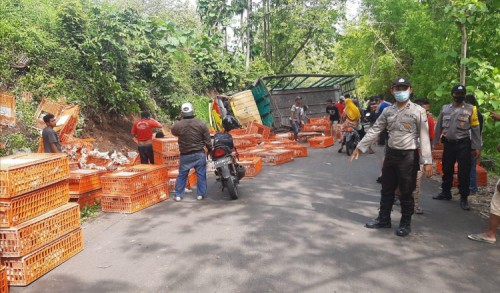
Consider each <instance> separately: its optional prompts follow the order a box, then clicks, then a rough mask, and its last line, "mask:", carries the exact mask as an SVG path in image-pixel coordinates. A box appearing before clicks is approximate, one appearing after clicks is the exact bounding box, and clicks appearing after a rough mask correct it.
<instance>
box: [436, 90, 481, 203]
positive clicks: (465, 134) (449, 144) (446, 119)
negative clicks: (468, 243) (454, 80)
mask: <svg viewBox="0 0 500 293" xmlns="http://www.w3.org/2000/svg"><path fill="white" fill-rule="evenodd" d="M466 93H467V92H466V89H465V86H463V85H460V84H459V85H456V86H454V87H453V88H452V89H451V96H452V98H453V102H452V103H451V104H447V105H444V106H443V108H442V109H441V113H440V114H439V117H438V120H437V123H436V131H435V134H434V144H435V143H437V142H438V140H439V139H440V138H441V142H442V143H443V145H444V150H443V182H442V183H441V189H442V191H441V193H439V194H438V195H436V196H434V197H432V198H433V199H437V200H450V199H451V187H452V185H453V173H454V169H455V162H458V189H459V191H460V207H462V209H463V210H469V209H470V207H469V203H468V201H467V197H468V196H469V192H470V190H469V183H470V167H471V166H470V165H471V156H474V157H475V158H479V155H480V153H481V132H480V130H479V119H478V117H477V110H476V108H474V107H473V106H472V105H469V104H465V103H464V99H465V94H466ZM441 134H442V136H441Z"/></svg>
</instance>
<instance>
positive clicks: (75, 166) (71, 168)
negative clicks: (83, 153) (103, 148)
mask: <svg viewBox="0 0 500 293" xmlns="http://www.w3.org/2000/svg"><path fill="white" fill-rule="evenodd" d="M78 169H80V163H78V162H69V171H70V172H71V171H74V170H78Z"/></svg>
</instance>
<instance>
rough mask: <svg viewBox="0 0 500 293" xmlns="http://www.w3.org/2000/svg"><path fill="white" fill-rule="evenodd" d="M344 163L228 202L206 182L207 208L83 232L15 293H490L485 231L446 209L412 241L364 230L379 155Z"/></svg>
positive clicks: (194, 205)
mask: <svg viewBox="0 0 500 293" xmlns="http://www.w3.org/2000/svg"><path fill="white" fill-rule="evenodd" d="M376 152H377V154H375V155H362V156H361V157H360V159H359V160H357V161H355V162H353V163H350V162H349V161H348V157H347V155H346V154H345V153H344V154H338V153H337V146H335V147H333V148H329V149H310V150H309V157H308V158H299V159H296V160H295V161H294V162H291V163H287V164H285V165H282V166H279V167H274V166H265V167H264V169H263V171H262V172H261V173H260V174H259V176H258V177H257V178H255V179H253V180H245V181H243V182H242V184H241V185H240V189H239V190H240V199H239V200H237V201H229V200H228V196H227V195H226V192H224V193H221V192H220V190H219V189H218V188H219V186H218V185H217V184H216V183H215V181H214V178H213V177H212V178H211V179H210V180H209V194H210V197H211V198H210V199H207V200H205V201H202V202H198V201H196V200H195V199H194V198H195V196H196V193H195V192H194V193H191V194H187V196H186V198H185V200H184V201H183V202H181V203H177V202H174V201H173V200H172V199H169V200H168V201H165V202H163V203H160V204H157V205H155V206H153V207H150V208H148V209H146V210H143V211H141V212H138V213H135V214H132V215H122V214H102V215H101V216H99V217H98V218H96V219H95V220H93V221H90V222H87V223H85V224H84V225H83V228H84V237H85V249H84V251H82V252H81V253H79V254H78V255H76V256H75V257H73V258H72V259H70V260H68V261H67V262H65V263H64V264H62V265H60V266H59V267H57V268H56V269H54V270H52V271H51V272H49V273H48V274H46V275H45V276H43V277H42V278H40V279H39V280H37V281H36V282H34V283H32V284H31V285H29V286H28V287H25V288H21V287H18V288H11V292H14V293H16V292H37V293H40V292H395V291H404V292H498V288H499V286H500V278H498V276H497V275H498V273H497V272H498V269H499V268H500V250H499V248H498V244H497V245H489V244H482V243H476V242H473V241H470V240H468V239H467V238H466V235H467V234H468V233H473V232H480V231H482V230H483V229H484V228H485V227H486V222H485V221H484V220H483V219H481V218H480V216H479V215H478V214H476V213H474V212H465V211H462V210H461V209H460V207H459V204H458V201H457V200H456V198H454V199H453V200H452V201H450V202H441V201H433V200H432V199H431V196H432V195H433V194H435V193H437V192H439V188H438V187H439V184H438V182H435V181H431V180H424V181H423V184H422V188H423V190H422V204H421V205H422V207H423V209H424V212H425V213H424V215H415V216H414V217H413V225H412V228H413V232H412V234H410V236H408V237H406V238H401V237H398V236H396V235H394V229H395V227H397V225H398V223H399V218H400V212H399V207H398V206H396V207H395V208H394V212H393V217H392V223H393V226H394V227H393V228H392V229H382V230H370V229H366V228H364V227H363V225H364V223H365V222H366V221H368V220H370V219H372V218H374V217H376V216H377V212H378V201H379V198H380V195H379V190H380V185H379V184H377V183H375V178H376V177H377V176H378V172H379V171H378V170H379V168H380V154H381V153H382V149H381V148H376Z"/></svg>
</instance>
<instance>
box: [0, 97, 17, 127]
mask: <svg viewBox="0 0 500 293" xmlns="http://www.w3.org/2000/svg"><path fill="white" fill-rule="evenodd" d="M0 123H4V124H10V123H16V99H15V97H14V95H12V94H7V93H0Z"/></svg>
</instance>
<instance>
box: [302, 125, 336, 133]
mask: <svg viewBox="0 0 500 293" xmlns="http://www.w3.org/2000/svg"><path fill="white" fill-rule="evenodd" d="M301 130H302V131H305V132H312V131H315V132H323V133H324V134H325V135H331V127H330V123H321V124H311V123H308V124H304V125H303V126H302V129H301Z"/></svg>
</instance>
